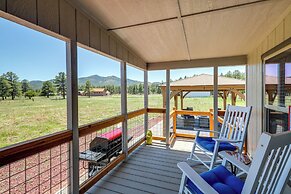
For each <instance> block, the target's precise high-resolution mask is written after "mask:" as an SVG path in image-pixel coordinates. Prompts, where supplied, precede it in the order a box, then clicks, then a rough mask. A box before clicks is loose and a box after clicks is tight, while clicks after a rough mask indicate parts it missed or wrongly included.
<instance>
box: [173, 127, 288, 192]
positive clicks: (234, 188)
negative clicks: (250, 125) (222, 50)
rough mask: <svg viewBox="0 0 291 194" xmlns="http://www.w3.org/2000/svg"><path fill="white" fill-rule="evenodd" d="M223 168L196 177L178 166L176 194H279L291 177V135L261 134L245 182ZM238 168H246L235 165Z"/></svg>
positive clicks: (195, 174)
mask: <svg viewBox="0 0 291 194" xmlns="http://www.w3.org/2000/svg"><path fill="white" fill-rule="evenodd" d="M225 160H226V159H225V158H224V162H223V165H220V166H218V167H216V168H214V169H212V170H210V171H208V172H204V173H202V174H200V175H199V174H197V173H196V172H195V171H194V170H193V169H192V168H191V167H190V166H189V165H188V164H187V163H186V162H180V163H178V167H179V168H180V169H181V170H182V172H183V175H182V180H181V184H180V190H179V193H180V194H181V193H207V194H214V193H215V194H217V193H227V194H232V193H235V194H239V193H244V194H249V193H282V192H283V191H284V188H285V186H286V184H287V181H288V179H289V177H290V175H291V170H290V169H291V132H290V131H289V132H284V133H280V134H274V135H271V134H268V133H263V134H262V135H261V138H260V141H259V143H258V146H257V150H256V153H255V157H254V159H253V161H252V164H251V166H250V167H249V170H248V175H247V177H246V180H245V182H243V181H242V180H240V179H239V178H238V177H236V176H234V175H233V174H231V173H230V171H229V170H228V169H227V168H226V167H225V165H226V163H227V162H226V161H225ZM236 166H237V167H238V168H241V169H243V168H247V167H246V165H245V164H244V163H242V162H238V161H237V162H236Z"/></svg>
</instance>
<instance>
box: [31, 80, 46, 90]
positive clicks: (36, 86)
mask: <svg viewBox="0 0 291 194" xmlns="http://www.w3.org/2000/svg"><path fill="white" fill-rule="evenodd" d="M42 83H43V81H40V80H35V81H31V82H29V84H30V87H31V88H32V89H33V90H40V89H41V87H42Z"/></svg>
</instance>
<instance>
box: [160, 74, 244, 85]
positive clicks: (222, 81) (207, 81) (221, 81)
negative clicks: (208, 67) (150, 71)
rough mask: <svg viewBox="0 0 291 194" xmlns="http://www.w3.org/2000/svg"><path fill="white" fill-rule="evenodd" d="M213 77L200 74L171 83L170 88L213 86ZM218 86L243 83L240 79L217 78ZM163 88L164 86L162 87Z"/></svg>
mask: <svg viewBox="0 0 291 194" xmlns="http://www.w3.org/2000/svg"><path fill="white" fill-rule="evenodd" d="M213 79H214V78H213V75H209V74H200V75H198V76H194V77H190V78H186V79H182V80H177V81H174V82H171V87H175V86H213ZM218 85H220V86H222V85H223V86H244V85H245V81H244V80H240V79H234V78H228V77H223V76H218ZM162 86H163V87H165V84H163V85H162Z"/></svg>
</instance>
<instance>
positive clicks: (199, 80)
mask: <svg viewBox="0 0 291 194" xmlns="http://www.w3.org/2000/svg"><path fill="white" fill-rule="evenodd" d="M213 80H214V77H213V75H210V74H200V75H197V76H194V77H190V78H186V79H182V80H177V81H174V82H171V84H170V86H171V96H170V97H171V98H173V97H174V99H175V107H176V108H177V98H178V96H180V98H181V109H183V98H185V96H186V95H187V94H188V93H190V92H192V91H213V85H214V84H213ZM161 88H162V94H163V96H164V98H163V99H164V102H165V91H166V85H165V84H163V85H161ZM218 90H219V91H220V93H219V95H220V97H221V98H222V99H223V106H224V109H225V108H226V103H227V97H228V95H229V94H230V93H231V99H232V105H235V104H236V98H237V96H240V97H241V98H242V99H244V100H245V95H244V94H243V93H241V91H242V90H245V81H244V80H240V79H235V78H229V77H224V76H218ZM164 104H165V103H164Z"/></svg>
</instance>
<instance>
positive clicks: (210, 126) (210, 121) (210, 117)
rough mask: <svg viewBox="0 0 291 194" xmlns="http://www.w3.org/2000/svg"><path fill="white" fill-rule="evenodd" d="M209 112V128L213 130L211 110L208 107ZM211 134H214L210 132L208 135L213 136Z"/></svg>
mask: <svg viewBox="0 0 291 194" xmlns="http://www.w3.org/2000/svg"><path fill="white" fill-rule="evenodd" d="M209 112H210V115H209V129H210V130H211V131H213V129H214V120H213V110H211V109H210V110H209ZM213 136H214V135H213V133H210V137H213Z"/></svg>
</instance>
